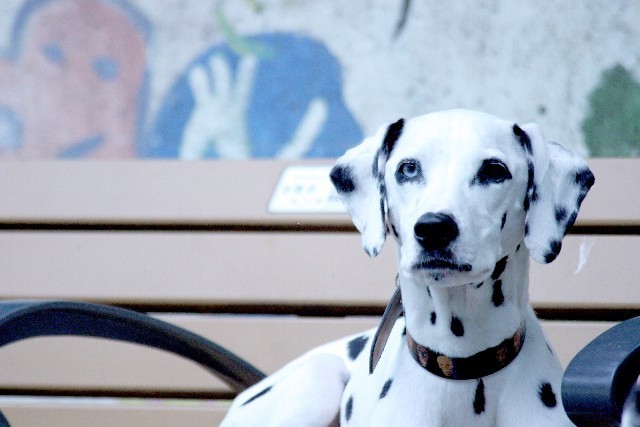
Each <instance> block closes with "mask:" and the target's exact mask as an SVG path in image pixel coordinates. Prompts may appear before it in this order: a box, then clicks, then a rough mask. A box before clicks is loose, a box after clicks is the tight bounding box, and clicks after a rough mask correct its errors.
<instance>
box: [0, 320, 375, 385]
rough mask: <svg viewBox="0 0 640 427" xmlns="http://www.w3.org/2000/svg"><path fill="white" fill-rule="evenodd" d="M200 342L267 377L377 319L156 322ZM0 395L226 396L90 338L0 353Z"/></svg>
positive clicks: (148, 358)
mask: <svg viewBox="0 0 640 427" xmlns="http://www.w3.org/2000/svg"><path fill="white" fill-rule="evenodd" d="M159 317H160V318H161V319H163V320H167V321H171V322H172V323H175V324H177V325H179V326H182V327H185V328H187V329H189V330H192V331H194V332H196V333H198V334H200V335H203V336H205V337H207V338H209V339H211V340H213V341H215V342H217V343H218V344H220V345H222V346H224V347H226V348H228V349H229V350H231V351H233V352H234V353H236V354H238V355H239V356H240V357H243V358H245V359H246V360H247V361H249V362H250V363H252V364H254V365H256V366H257V367H258V368H260V369H261V370H263V371H265V372H274V371H275V370H276V369H278V368H280V367H281V366H282V365H284V364H285V363H286V362H287V361H289V360H292V359H293V358H295V357H297V356H299V355H301V354H303V353H305V352H306V351H308V350H310V349H311V348H313V347H316V346H318V345H320V344H323V343H325V342H330V341H332V340H334V339H337V338H340V337H343V336H347V335H351V334H354V333H358V332H360V331H364V330H366V329H369V328H371V327H373V326H374V325H376V323H377V321H378V320H377V318H369V317H362V318H341V319H339V318H304V317H303V318H297V317H294V316H238V315H228V316H205V315H162V316H159ZM0 366H5V367H9V366H11V367H12V368H11V369H2V370H0V388H5V389H7V388H9V389H12V388H18V389H25V390H29V389H40V390H43V389H57V388H61V389H66V390H82V389H92V388H94V389H95V388H97V389H102V390H117V391H126V390H137V391H148V390H156V391H160V392H168V391H172V390H174V391H175V390H182V391H183V392H196V393H211V392H213V393H216V392H230V389H228V388H227V387H226V386H225V385H224V384H223V383H222V382H220V381H219V380H217V379H216V378H214V377H213V376H212V375H211V374H210V373H209V372H207V371H206V370H204V369H203V368H201V367H199V366H198V365H196V364H193V363H191V362H189V361H186V360H184V359H182V358H179V357H178V356H174V355H171V354H169V353H165V352H162V351H157V350H150V349H147V348H145V347H141V346H138V345H134V344H126V343H119V342H110V341H106V340H98V339H90V338H73V337H60V338H38V339H33V340H25V341H21V342H18V343H15V344H11V345H9V346H7V347H4V348H0Z"/></svg>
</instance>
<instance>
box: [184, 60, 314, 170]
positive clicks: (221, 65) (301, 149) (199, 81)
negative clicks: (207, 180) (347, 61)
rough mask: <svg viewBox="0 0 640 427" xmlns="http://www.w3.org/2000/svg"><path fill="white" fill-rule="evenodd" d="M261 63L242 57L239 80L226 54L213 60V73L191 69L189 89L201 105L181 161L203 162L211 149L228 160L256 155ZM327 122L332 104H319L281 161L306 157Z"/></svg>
mask: <svg viewBox="0 0 640 427" xmlns="http://www.w3.org/2000/svg"><path fill="white" fill-rule="evenodd" d="M256 64H257V58H256V57H254V56H245V57H242V59H241V60H240V62H239V64H238V71H237V76H236V78H235V80H234V79H233V78H232V75H231V69H230V66H229V64H228V62H227V61H226V60H225V59H224V58H223V57H222V56H221V55H214V56H212V57H211V58H209V61H208V69H206V68H205V66H198V67H194V68H193V69H192V70H191V72H190V73H189V87H190V88H191V93H192V95H193V99H194V102H195V106H194V109H193V111H192V113H191V117H190V118H189V121H188V122H187V125H186V127H185V130H184V134H183V140H182V145H181V146H180V157H181V158H183V159H199V158H202V157H204V154H205V153H206V152H207V151H208V150H210V149H213V150H215V152H216V153H217V154H218V156H219V157H223V158H227V159H243V158H248V157H250V156H251V146H250V141H249V140H248V136H247V120H246V110H247V104H248V102H249V98H250V96H251V93H252V85H253V82H254V74H255V70H256ZM326 120H327V103H326V101H324V100H323V99H321V98H316V99H313V100H312V101H311V102H310V104H309V107H308V108H307V111H306V113H305V114H304V116H303V118H302V120H301V121H300V123H299V125H298V128H297V129H296V131H295V132H294V133H293V136H292V138H291V140H290V141H288V142H286V143H285V144H284V145H283V146H282V148H281V149H280V150H279V151H278V153H277V154H276V156H275V157H276V158H283V159H294V158H300V157H304V156H305V154H306V153H307V152H308V151H309V149H310V148H311V146H312V145H313V142H314V141H315V140H316V138H317V136H318V134H319V133H320V130H321V129H322V127H323V126H324V123H325V121H326Z"/></svg>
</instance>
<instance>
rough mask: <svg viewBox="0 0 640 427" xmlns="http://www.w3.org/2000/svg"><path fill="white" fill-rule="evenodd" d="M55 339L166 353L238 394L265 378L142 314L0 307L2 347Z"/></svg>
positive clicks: (25, 304) (78, 307) (73, 305)
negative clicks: (97, 341) (115, 343)
mask: <svg viewBox="0 0 640 427" xmlns="http://www.w3.org/2000/svg"><path fill="white" fill-rule="evenodd" d="M59 335H78V336H86V337H97V338H106V339H113V340H118V341H126V342H130V343H136V344H141V345H145V346H149V347H153V348H158V349H162V350H165V351H169V352H171V353H175V354H178V355H180V356H182V357H185V358H187V359H190V360H192V361H194V362H196V363H198V364H200V365H201V366H203V367H204V368H205V369H207V370H208V371H210V372H211V373H213V374H214V375H216V376H217V377H219V378H220V379H221V380H222V381H224V382H225V383H226V384H228V385H229V386H230V387H231V388H232V389H234V390H235V391H237V392H239V391H242V390H244V389H245V388H247V387H249V386H251V385H253V384H255V383H256V382H258V381H259V380H261V379H262V378H264V376H265V375H264V374H263V373H262V372H261V371H259V370H258V369H256V368H255V367H253V366H252V365H250V364H249V363H248V362H246V361H245V360H243V359H241V358H239V357H238V356H236V355H234V354H233V353H231V352H230V351H228V350H226V349H225V348H223V347H221V346H219V345H217V344H215V343H214V342H211V341H209V340H207V339H206V338H204V337H202V336H200V335H197V334H195V333H193V332H190V331H187V330H186V329H183V328H180V327H178V326H175V325H172V324H170V323H167V322H163V321H161V320H158V319H155V318H153V317H151V316H148V315H146V314H142V313H137V312H135V311H131V310H125V309H122V308H117V307H110V306H106V305H99V304H91V303H82V302H63V301H50V302H42V301H39V302H36V301H7V302H0V347H1V346H3V345H6V344H10V343H12V342H15V341H19V340H23V339H26V338H31V337H39V336H59Z"/></svg>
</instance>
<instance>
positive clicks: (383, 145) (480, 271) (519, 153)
mask: <svg viewBox="0 0 640 427" xmlns="http://www.w3.org/2000/svg"><path fill="white" fill-rule="evenodd" d="M331 179H332V181H333V183H334V185H335V187H336V189H337V190H338V193H339V194H340V196H341V198H342V200H343V201H344V203H345V205H346V206H347V209H348V211H349V214H350V216H351V219H352V220H353V222H354V224H355V226H356V227H357V228H358V230H359V231H360V232H361V233H362V244H363V247H364V249H365V251H366V252H367V253H368V254H369V255H370V256H376V255H377V254H378V253H379V252H380V250H381V248H382V245H383V243H384V241H385V238H386V234H387V225H388V227H389V229H390V231H391V233H392V234H393V235H394V237H395V238H396V240H397V242H398V244H399V245H400V248H399V250H400V269H401V270H402V271H403V272H405V273H407V274H411V275H414V276H416V275H417V276H421V275H427V276H428V277H430V278H431V279H435V280H438V281H440V282H441V283H442V284H443V285H447V284H449V285H454V284H462V283H472V282H478V281H482V280H484V278H486V277H487V276H488V275H489V274H490V273H491V272H492V271H493V270H494V268H495V266H496V262H497V261H498V260H500V259H501V258H502V257H504V256H505V255H506V254H509V253H511V252H512V251H514V250H515V249H516V247H517V245H519V244H521V243H522V241H523V240H524V244H525V245H526V247H527V248H528V249H529V251H530V253H531V256H532V257H533V258H534V259H535V260H537V261H538V262H541V263H548V262H551V261H553V260H554V259H555V258H556V256H557V255H558V253H559V252H560V247H561V241H562V238H563V237H564V235H565V234H566V233H567V231H568V229H569V228H570V227H571V226H572V225H573V223H574V221H575V219H576V216H577V214H578V209H579V207H580V204H581V202H582V200H583V199H584V197H585V196H586V194H587V191H588V190H589V188H590V187H591V185H592V184H593V182H594V178H593V174H592V173H591V172H590V170H589V168H588V166H587V164H586V162H585V161H584V160H582V159H581V158H579V157H577V156H576V155H574V154H573V153H572V152H570V151H568V150H565V149H564V148H562V147H561V146H559V145H558V144H555V143H553V142H550V141H547V140H546V139H545V138H544V136H543V134H542V132H541V131H540V129H539V127H538V126H537V125H535V124H528V125H523V126H522V127H520V126H518V125H515V124H513V122H508V121H505V120H500V119H498V118H496V117H493V116H491V115H488V114H484V113H477V112H471V111H465V110H453V111H445V112H440V113H432V114H427V115H424V116H420V117H416V118H413V119H410V120H406V121H405V120H398V121H397V122H395V123H392V124H390V125H387V126H383V127H381V128H380V129H379V130H378V132H377V133H376V134H375V135H374V136H372V137H369V138H366V139H365V140H364V141H363V142H362V143H361V144H360V145H358V146H356V147H354V148H353V149H351V150H349V151H347V153H346V154H345V155H343V156H342V157H340V158H339V159H338V162H337V164H336V166H335V167H334V168H333V170H332V172H331Z"/></svg>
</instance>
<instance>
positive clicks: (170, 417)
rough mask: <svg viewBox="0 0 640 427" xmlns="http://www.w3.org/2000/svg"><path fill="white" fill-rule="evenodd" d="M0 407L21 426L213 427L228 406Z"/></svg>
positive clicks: (95, 403)
mask: <svg viewBox="0 0 640 427" xmlns="http://www.w3.org/2000/svg"><path fill="white" fill-rule="evenodd" d="M0 409H2V411H3V413H4V414H5V416H6V417H7V419H8V421H9V422H10V423H11V425H12V426H15V427H21V426H29V427H69V426H91V427H114V426H154V427H182V426H189V427H200V426H202V427H212V426H217V425H219V423H220V422H221V421H222V418H223V417H224V415H225V414H226V412H227V410H228V403H227V402H217V401H211V402H186V403H182V402H178V401H165V402H162V401H157V400H150V401H141V400H131V399H127V400H120V401H111V400H109V401H105V400H103V399H88V400H84V401H75V402H74V401H70V400H67V399H65V400H61V401H60V400H54V399H46V400H44V401H40V400H24V399H22V400H14V399H11V400H6V399H2V398H0Z"/></svg>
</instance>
